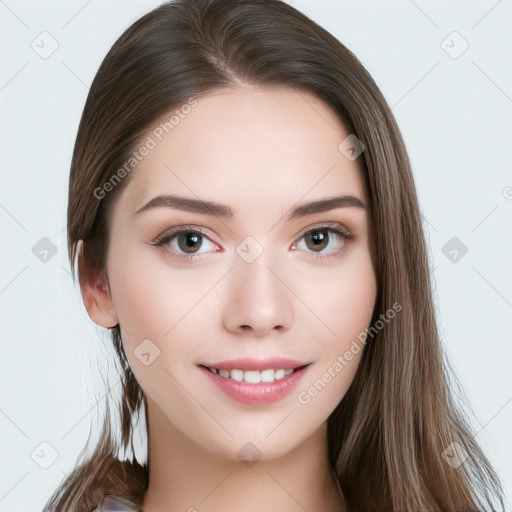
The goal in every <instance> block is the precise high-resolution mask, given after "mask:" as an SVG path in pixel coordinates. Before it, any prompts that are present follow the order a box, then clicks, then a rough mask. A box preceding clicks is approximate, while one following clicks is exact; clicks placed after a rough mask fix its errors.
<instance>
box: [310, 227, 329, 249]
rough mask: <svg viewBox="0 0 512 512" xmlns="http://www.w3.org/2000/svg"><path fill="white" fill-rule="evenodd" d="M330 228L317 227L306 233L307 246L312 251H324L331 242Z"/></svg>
mask: <svg viewBox="0 0 512 512" xmlns="http://www.w3.org/2000/svg"><path fill="white" fill-rule="evenodd" d="M328 233H329V230H328V229H315V230H313V231H309V232H308V233H306V235H305V240H306V246H307V247H308V249H311V250H312V251H317V250H319V251H322V250H324V249H325V248H326V247H327V245H328V244H329V240H330V237H329V234H328Z"/></svg>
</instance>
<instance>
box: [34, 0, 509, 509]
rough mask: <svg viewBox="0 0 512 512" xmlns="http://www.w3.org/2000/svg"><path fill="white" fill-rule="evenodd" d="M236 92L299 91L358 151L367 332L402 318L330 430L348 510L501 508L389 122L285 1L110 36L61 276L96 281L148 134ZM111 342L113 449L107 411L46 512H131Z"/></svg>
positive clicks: (243, 4) (134, 407)
mask: <svg viewBox="0 0 512 512" xmlns="http://www.w3.org/2000/svg"><path fill="white" fill-rule="evenodd" d="M240 84H254V85H258V86H263V87H265V86H266V87H272V86H285V87H290V88H293V89H294V90H296V91H298V92H300V91H306V92H309V93H312V94H314V95H316V96H317V97H318V98H320V99H321V100H323V101H325V103H326V104H327V105H329V106H330V107H331V108H332V109H333V111H334V112H336V113H337V114H338V116H339V117H340V119H341V120H342V121H343V123H344V124H345V126H346V127H347V129H348V130H349V132H350V133H352V134H354V135H355V136H356V137H357V138H358V139H359V140H360V141H362V143H363V144H364V145H365V146H366V149H365V150H364V152H363V153H362V154H361V157H360V158H361V164H362V179H363V182H364V186H365V189H366V193H367V197H368V202H369V214H370V217H369V224H370V229H371V255H372V259H373V264H374V268H375V271H376V276H377V284H378V292H377V300H376V304H375V310H374V316H373V319H372V324H373V322H375V321H376V320H377V319H378V318H379V317H380V315H381V314H382V313H383V312H385V311H387V310H389V309H390V308H391V307H392V305H393V304H394V303H395V302H396V301H399V302H400V304H401V305H402V310H401V312H400V314H399V315H397V316H396V318H395V319H394V320H393V321H392V322H388V323H386V324H385V325H384V326H383V328H382V329H380V330H379V331H378V333H376V334H375V335H374V336H372V337H370V338H369V339H368V340H367V343H366V346H365V349H364V352H363V355H362V359H361V361H360V365H359V367H358V370H357V373H356V376H355V378H354V381H353V383H352V385H351V386H350V388H349V390H348V392H347V393H346V395H345V396H344V397H343V399H342V400H341V402H340V403H339V405H338V406H337V407H336V409H335V410H334V412H333V413H332V415H331V416H330V417H329V419H328V447H329V457H330V462H331V464H332V466H333V468H334V469H335V472H336V475H337V477H338V480H339V483H340V486H341V489H342V491H343V494H344V497H345V500H346V505H347V508H348V510H351V511H368V510H372V511H406V510H407V511H413V510H414V511H427V510H428V511H476V510H483V509H486V510H491V509H493V510H494V509H495V508H494V507H495V506H496V504H497V505H498V506H501V507H502V508H504V498H503V492H502V489H501V486H500V482H499V480H498V477H497V475H496V473H495V472H494V471H493V469H492V468H491V466H490V464H489V462H488V460H487V458H486V457H485V455H484V454H483V453H482V451H481V449H480V448H479V446H478V444H477V442H476V440H475V434H474V432H473V431H472V430H471V427H470V426H469V424H468V422H467V420H466V417H465V416H464V414H465V413H463V412H462V411H461V410H459V406H458V405H457V404H456V403H455V401H454V399H453V397H452V394H451V392H450V387H449V383H448V378H449V374H448V365H447V363H446V361H445V359H444V357H445V356H444V354H443V351H442V349H441V345H440V340H439V334H438V330H437V325H436V317H435V310H434V307H433V299H432V291H431V281H430V274H429V263H428V257H427V249H426V243H425V238H424V233H423V227H422V222H421V215H420V211H419V206H418V199H417V195H416V190H415V185H414V181H413V177H412V173H411V167H410V162H409V159H408V156H407V153H406V149H405V146H404V142H403V140H402V137H401V135H400V133H399V130H398V127H397V124H396V122H395V119H394V117H393V114H392V113H391V110H390V108H389V106H388V105H387V103H386V101H385V99H384V97H383V95H382V94H381V92H380V90H379V88H378V87H377V85H376V84H375V82H374V80H373V79H372V77H371V76H370V75H369V73H368V72H367V71H366V70H365V68H364V67H363V66H362V64H361V63H360V62H359V60H358V59H357V58H356V57H355V56H354V54H353V53H351V52H350V51H349V50H348V49H347V48H346V47H345V46H343V44H341V43H340V42H339V41H338V40H337V39H335V38H334V37H333V36H332V35H330V34H329V33H328V32H326V31H325V30H324V29H322V28H321V27H319V26H318V25H317V24H315V23H314V22H313V21H311V20H310V19H308V18H307V17H306V16H304V15H303V14H301V13H300V12H298V11H297V10H296V9H294V8H292V7H291V6H289V5H288V4H286V3H284V2H282V1H280V0H177V1H175V2H171V3H165V4H163V5H161V6H160V7H158V8H156V9H154V10H153V11H151V12H149V13H148V14H146V15H145V16H143V17H142V18H141V19H139V20H137V21H136V22H135V23H134V24H133V25H132V26H130V27H129V28H128V29H127V30H126V31H125V32H124V33H123V34H122V35H121V37H120V38H119V39H118V40H117V41H116V43H115V44H114V45H113V46H112V48H111V49H110V51H109V52H108V54H107V56H106V57H105V59H104V60H103V62H102V64H101V67H100V69H99V70H98V73H97V74H96V77H95V78H94V81H93V83H92V86H91V89H90V91H89V95H88V98H87V102H86V104H85V107H84V110H83V114H82V118H81V121H80V126H79V129H78V134H77V138H76V143H75V147H74V153H73V158H72V163H71V171H70V180H69V202H68V214H67V220H68V225H67V230H68V249H69V258H70V261H71V264H72V268H73V271H74V270H75V260H76V259H77V261H78V276H79V279H80V282H82V279H83V278H84V276H85V275H86V274H87V273H89V272H94V271H102V272H106V270H105V269H106V267H105V256H106V251H107V247H108V241H109V218H110V212H111V208H112V205H113V202H114V201H115V198H116V197H117V196H118V194H119V193H120V192H121V191H122V190H123V188H124V186H126V184H127V183H128V182H129V179H130V176H131V173H130V172H127V171H126V169H125V172H124V173H122V174H121V173H120V172H119V170H120V169H122V168H123V166H125V165H126V162H127V161H129V159H130V155H131V154H132V152H133V151H134V150H135V149H136V148H137V145H138V144H140V141H141V140H142V137H144V136H145V135H147V131H148V130H149V128H150V127H151V126H153V124H154V123H155V122H157V121H158V120H159V119H161V118H162V116H164V115H165V114H168V113H169V112H171V111H172V110H173V109H177V108H180V106H182V105H185V104H187V102H189V101H190V99H191V98H198V101H200V96H201V95H202V94H205V93H207V92H211V91H213V90H216V89H219V88H224V87H234V88H236V87H238V86H239V85H240ZM120 175H122V178H123V179H121V180H119V179H117V181H116V182H115V183H114V182H113V178H115V177H116V176H117V178H119V176H120ZM106 183H110V184H111V185H112V186H110V187H108V193H106V192H105V191H106V190H107V188H106V187H105V184H106ZM114 185H115V186H114ZM81 240H82V241H83V243H82V245H81V247H80V246H79V242H80V241H81ZM73 275H74V274H73ZM107 278H108V276H107ZM111 334H112V340H113V344H114V348H115V350H116V353H117V356H118V358H119V364H120V365H121V366H120V367H121V380H122V403H121V406H120V411H119V412H120V418H121V437H120V442H119V441H117V438H118V436H117V435H116V434H115V432H113V427H112V425H111V423H112V422H111V419H110V414H109V408H108V403H107V411H106V416H105V419H104V423H103V425H102V427H101V428H102V430H101V436H100V438H99V441H98V442H97V444H96V445H95V446H93V447H92V450H90V453H89V454H88V453H87V450H86V449H85V448H84V450H83V451H82V452H81V454H80V457H79V460H78V461H77V464H76V467H75V468H74V470H73V472H72V473H71V474H70V475H69V476H68V477H67V478H66V479H65V480H64V481H63V482H62V483H61V485H60V486H59V488H58V489H57V490H56V491H55V493H54V494H53V496H52V497H51V498H50V500H49V501H48V503H47V504H46V507H45V509H44V512H50V511H66V512H75V511H76V512H84V511H87V510H91V509H93V508H94V507H95V506H96V505H97V504H98V501H99V500H100V498H101V496H102V495H103V494H115V495H117V496H119V497H121V498H125V499H126V500H129V501H131V502H133V503H134V504H135V505H137V506H138V507H141V506H142V503H143V498H144V493H145V491H146V489H147V486H148V466H147V463H144V464H141V463H139V462H138V461H137V460H136V458H135V457H132V458H128V459H127V460H124V461H121V460H120V458H119V453H120V451H121V450H129V449H130V447H133V417H134V416H136V415H138V414H141V411H143V410H144V409H145V398H144V394H143V391H142V389H141V388H140V386H139V384H138V383H137V381H136V379H135V377H134V375H133V373H132V371H131V369H130V366H129V364H128V361H127V359H126V356H125V354H124V351H123V346H122V340H121V334H120V328H119V325H116V326H115V327H113V328H111ZM452 443H457V446H459V447H461V448H460V449H462V450H463V451H464V453H465V456H467V458H466V460H465V461H464V462H463V463H462V464H461V465H460V466H459V467H457V468H454V467H452V466H451V465H450V464H448V463H447V462H446V461H445V460H444V458H443V452H444V451H445V450H446V449H447V448H448V447H449V446H450V445H452Z"/></svg>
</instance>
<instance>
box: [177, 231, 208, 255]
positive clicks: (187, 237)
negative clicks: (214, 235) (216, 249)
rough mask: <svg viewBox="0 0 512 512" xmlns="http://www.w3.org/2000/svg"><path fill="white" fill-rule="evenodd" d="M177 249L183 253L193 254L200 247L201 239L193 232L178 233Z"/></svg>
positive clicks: (200, 236)
mask: <svg viewBox="0 0 512 512" xmlns="http://www.w3.org/2000/svg"><path fill="white" fill-rule="evenodd" d="M176 240H177V242H178V247H179V249H180V250H182V251H183V252H185V253H188V254H193V253H194V252H195V251H196V250H198V249H199V248H200V247H201V244H202V241H203V237H202V235H200V234H198V233H195V232H194V231H187V232H183V233H179V234H178V235H177V236H176Z"/></svg>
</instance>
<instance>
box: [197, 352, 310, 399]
mask: <svg viewBox="0 0 512 512" xmlns="http://www.w3.org/2000/svg"><path fill="white" fill-rule="evenodd" d="M310 364H312V363H305V362H304V361H297V360H293V359H290V358H270V359H266V360H264V361H263V360H258V359H252V358H251V359H237V360H231V361H224V362H219V363H215V364H211V365H210V364H199V365H198V367H199V368H200V369H201V371H202V372H203V374H204V375H205V376H206V377H208V380H209V382H211V383H212V384H213V385H214V387H215V388H217V389H219V390H220V391H221V392H222V393H223V394H224V395H225V396H228V397H229V398H231V399H232V400H234V401H236V402H239V403H243V404H247V405H253V406H255V405H260V406H262V405H266V404H271V403H274V402H279V401H281V400H283V399H284V398H286V397H287V396H288V395H290V393H291V392H292V391H293V390H294V389H295V388H296V387H297V386H298V385H299V382H300V381H301V380H302V378H303V377H304V374H305V373H306V372H307V371H308V370H307V368H308V367H309V366H310Z"/></svg>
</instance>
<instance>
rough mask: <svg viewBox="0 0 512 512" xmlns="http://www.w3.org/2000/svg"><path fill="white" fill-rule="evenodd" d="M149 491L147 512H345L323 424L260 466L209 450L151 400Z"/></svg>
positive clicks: (258, 463)
mask: <svg viewBox="0 0 512 512" xmlns="http://www.w3.org/2000/svg"><path fill="white" fill-rule="evenodd" d="M147 405H148V409H147V420H148V436H149V486H148V489H147V492H146V494H145V496H144V506H143V510H144V512H163V511H165V512H178V511H179V512H183V511H189V512H198V511H201V512H220V511H225V510H237V512H260V511H261V510H269V511H270V510H286V511H287V512H304V510H315V511H318V512H340V511H342V510H344V506H343V500H342V497H341V496H340V491H339V489H338V485H337V483H336V481H335V480H334V477H333V471H332V468H331V466H330V464H329V461H328V453H327V428H326V424H325V423H324V424H323V425H322V426H321V427H320V428H319V429H318V430H317V431H316V432H314V433H313V434H312V435H311V436H310V437H309V438H308V439H306V440H305V441H304V442H303V443H302V444H301V445H300V446H298V447H296V448H295V449H294V450H293V451H292V452H290V453H287V454H286V455H284V456H282V457H279V458H274V459H270V460H266V459H265V458H264V457H262V458H261V459H260V460H257V461H256V462H252V463H251V462H247V461H240V460H237V459H235V460H233V459H228V458H225V457H222V456H219V455H216V454H215V453H213V452H212V451H207V450H205V449H203V448H202V447H200V446H198V445H197V444H195V443H194V442H193V441H191V440H190V438H188V437H186V436H185V435H183V433H182V432H180V431H179V430H177V429H176V428H175V427H174V426H173V425H172V424H171V423H170V422H169V421H168V420H167V418H166V417H165V415H164V414H163V413H162V411H161V410H160V409H159V408H158V407H156V406H155V405H154V404H153V403H152V402H151V400H149V399H148V400H147Z"/></svg>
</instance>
